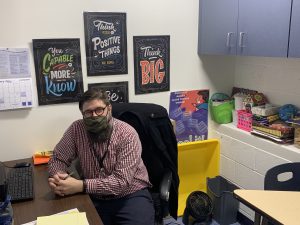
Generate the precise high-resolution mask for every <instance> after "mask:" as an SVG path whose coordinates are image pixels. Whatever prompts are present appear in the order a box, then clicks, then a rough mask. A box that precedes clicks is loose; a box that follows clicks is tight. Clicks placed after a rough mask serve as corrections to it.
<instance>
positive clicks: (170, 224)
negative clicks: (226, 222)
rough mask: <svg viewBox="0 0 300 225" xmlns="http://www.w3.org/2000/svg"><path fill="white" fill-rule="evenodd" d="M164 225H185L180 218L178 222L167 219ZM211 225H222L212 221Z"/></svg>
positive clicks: (199, 224)
mask: <svg viewBox="0 0 300 225" xmlns="http://www.w3.org/2000/svg"><path fill="white" fill-rule="evenodd" d="M164 225H184V224H183V223H182V218H181V217H180V218H178V219H177V221H176V220H174V219H173V218H168V219H165V220H164ZM194 225H208V224H205V223H195V224H194ZM209 225H220V224H219V223H217V222H216V221H214V220H213V221H212V222H211V223H210V224H209ZM232 225H242V224H240V223H238V222H237V223H233V224H232Z"/></svg>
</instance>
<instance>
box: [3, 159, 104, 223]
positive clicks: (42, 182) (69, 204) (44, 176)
mask: <svg viewBox="0 0 300 225" xmlns="http://www.w3.org/2000/svg"><path fill="white" fill-rule="evenodd" d="M24 161H27V162H31V163H32V160H31V159H22V160H15V161H10V162H5V164H6V165H9V166H13V165H14V164H15V163H17V162H24ZM32 164H33V163H32ZM33 176H34V177H33V179H34V199H33V200H30V201H23V202H17V203H13V204H12V207H13V214H14V216H13V219H14V225H20V224H23V223H27V222H30V221H33V220H36V218H37V217H38V216H48V215H52V214H55V213H59V212H62V211H65V210H69V209H73V208H77V209H78V210H79V211H80V212H86V216H87V219H88V221H89V224H90V225H103V223H102V221H101V219H100V216H99V215H98V213H97V210H96V208H95V207H94V204H93V202H92V201H91V199H90V197H89V195H87V194H75V195H70V196H66V197H59V196H57V195H55V194H54V193H53V192H52V190H51V189H50V187H49V185H48V171H47V166H46V165H38V166H33Z"/></svg>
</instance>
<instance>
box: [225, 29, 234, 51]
mask: <svg viewBox="0 0 300 225" xmlns="http://www.w3.org/2000/svg"><path fill="white" fill-rule="evenodd" d="M232 34H233V32H228V33H227V38H226V47H227V48H231V46H230V39H231V35H232Z"/></svg>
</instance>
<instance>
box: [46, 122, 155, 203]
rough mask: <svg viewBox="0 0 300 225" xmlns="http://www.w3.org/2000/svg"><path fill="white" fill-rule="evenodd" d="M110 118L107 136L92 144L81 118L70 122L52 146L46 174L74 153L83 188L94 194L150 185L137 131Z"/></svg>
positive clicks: (64, 166) (106, 195)
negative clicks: (79, 169) (108, 135)
mask: <svg viewBox="0 0 300 225" xmlns="http://www.w3.org/2000/svg"><path fill="white" fill-rule="evenodd" d="M112 120H113V121H112V123H113V131H112V134H111V138H110V139H109V140H106V141H105V142H101V143H100V142H99V143H94V144H93V142H92V141H91V139H90V138H89V137H88V132H87V131H86V129H85V126H84V123H83V120H82V119H81V120H77V121H75V122H73V123H72V125H71V126H70V127H69V128H68V129H67V130H66V132H65V133H64V135H63V137H62V139H61V140H60V141H59V143H58V144H57V145H56V147H55V149H54V154H53V157H52V158H51V160H50V161H49V173H50V176H53V175H54V174H55V173H57V172H58V171H66V169H67V167H68V166H69V165H70V163H71V161H72V160H73V159H74V158H76V157H78V158H79V161H80V166H81V168H82V173H83V176H84V179H85V182H86V192H87V193H89V194H92V195H93V196H94V197H96V198H100V199H110V198H120V197H123V196H125V195H128V194H131V193H133V192H135V191H138V190H140V189H143V188H145V187H150V186H151V184H150V182H149V178H148V173H147V169H146V167H145V165H144V163H143V160H142V158H141V153H142V146H141V142H140V139H139V136H138V134H137V132H136V131H135V129H134V128H133V127H131V126H130V125H129V124H127V123H125V122H123V121H121V120H118V119H115V118H113V119H112ZM106 151H107V153H106V154H105V152H106ZM103 156H104V157H103ZM101 159H103V167H102V168H101V166H100V164H101Z"/></svg>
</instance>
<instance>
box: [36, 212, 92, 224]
mask: <svg viewBox="0 0 300 225" xmlns="http://www.w3.org/2000/svg"><path fill="white" fill-rule="evenodd" d="M36 224H37V225H89V223H88V221H87V218H86V214H85V212H79V213H69V214H62V215H52V216H41V217H38V218H37V223H36Z"/></svg>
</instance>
